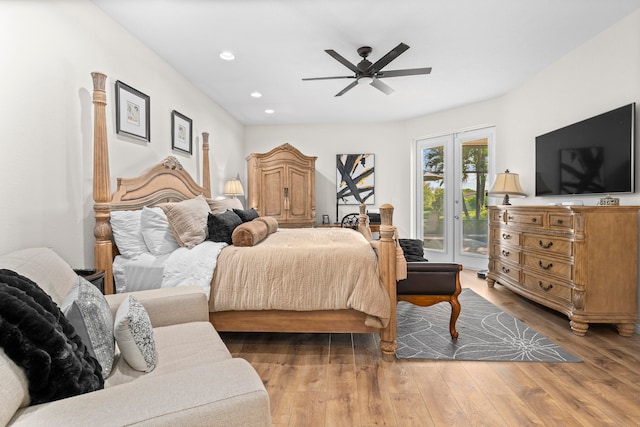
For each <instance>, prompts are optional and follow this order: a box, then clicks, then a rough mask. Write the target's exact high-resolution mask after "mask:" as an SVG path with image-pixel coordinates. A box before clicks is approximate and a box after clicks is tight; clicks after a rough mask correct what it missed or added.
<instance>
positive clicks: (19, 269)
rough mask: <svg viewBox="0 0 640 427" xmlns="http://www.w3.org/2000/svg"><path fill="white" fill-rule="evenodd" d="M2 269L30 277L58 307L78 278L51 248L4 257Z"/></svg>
mask: <svg viewBox="0 0 640 427" xmlns="http://www.w3.org/2000/svg"><path fill="white" fill-rule="evenodd" d="M0 268H6V269H7V270H11V271H15V272H16V273H18V274H21V275H23V276H25V277H28V278H29V279H31V280H32V281H34V282H35V283H37V284H38V286H39V287H40V288H42V290H43V291H45V292H46V294H47V295H49V296H50V297H51V299H52V300H53V302H55V303H56V304H58V305H60V304H62V301H64V298H65V297H66V296H67V294H68V293H69V290H70V289H71V288H72V287H73V285H74V284H75V283H76V280H77V278H78V275H77V274H76V272H74V271H73V269H72V268H71V267H70V266H69V264H67V263H66V261H64V260H63V259H62V258H60V256H59V255H58V254H57V253H55V252H54V251H53V250H51V249H49V248H29V249H22V250H19V251H15V252H11V253H8V254H6V255H2V256H0Z"/></svg>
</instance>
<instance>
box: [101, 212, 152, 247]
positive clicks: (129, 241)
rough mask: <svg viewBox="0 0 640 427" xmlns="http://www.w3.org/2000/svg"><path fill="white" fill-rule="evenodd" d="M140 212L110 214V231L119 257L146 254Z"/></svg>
mask: <svg viewBox="0 0 640 427" xmlns="http://www.w3.org/2000/svg"><path fill="white" fill-rule="evenodd" d="M141 214H142V211H141V210H136V211H113V212H111V220H110V221H111V230H112V231H113V239H114V240H115V241H116V246H118V251H119V252H120V255H123V256H125V257H127V258H134V257H136V256H138V255H140V254H141V253H144V252H148V251H147V245H146V244H145V243H144V238H143V237H142V227H141V225H140V216H141Z"/></svg>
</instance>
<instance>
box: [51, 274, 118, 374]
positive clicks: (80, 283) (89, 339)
mask: <svg viewBox="0 0 640 427" xmlns="http://www.w3.org/2000/svg"><path fill="white" fill-rule="evenodd" d="M60 309H61V310H62V313H64V315H65V317H66V318H67V320H68V321H69V323H71V324H72V325H73V327H74V329H75V330H76V333H77V334H78V335H79V336H80V338H81V339H82V342H83V343H84V345H85V346H87V350H88V351H89V354H91V355H92V356H94V357H95V358H96V359H98V362H99V363H100V366H101V367H102V376H103V377H104V378H107V377H108V376H109V374H110V373H111V368H112V367H113V359H114V354H115V343H114V339H113V315H112V314H111V308H110V307H109V303H107V300H106V299H105V297H104V295H102V292H100V290H99V289H98V288H96V287H95V286H94V285H93V284H92V283H91V282H89V281H87V280H86V279H84V278H83V277H80V276H78V280H77V281H76V283H75V285H73V288H71V290H70V291H69V293H68V294H67V296H66V297H65V299H64V301H63V303H62V306H61V307H60Z"/></svg>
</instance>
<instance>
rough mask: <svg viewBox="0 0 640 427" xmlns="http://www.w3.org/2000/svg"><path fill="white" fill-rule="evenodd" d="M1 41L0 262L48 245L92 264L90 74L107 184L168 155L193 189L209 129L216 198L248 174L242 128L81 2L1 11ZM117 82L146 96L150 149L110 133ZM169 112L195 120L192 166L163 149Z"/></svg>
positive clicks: (16, 5) (6, 6)
mask: <svg viewBox="0 0 640 427" xmlns="http://www.w3.org/2000/svg"><path fill="white" fill-rule="evenodd" d="M0 40H2V43H1V44H0V46H1V47H0V49H1V51H0V61H2V65H1V66H0V93H1V94H2V100H3V102H2V103H1V104H0V123H1V124H2V126H1V127H2V129H3V132H2V136H1V137H0V153H1V156H2V162H1V165H2V167H0V200H2V209H0V235H1V236H2V239H0V254H1V253H6V252H9V251H12V250H16V249H20V248H25V247H31V246H49V247H52V248H53V249H55V250H56V251H57V252H58V253H59V254H60V255H61V256H62V257H63V258H65V259H66V260H67V261H68V262H69V263H70V264H72V265H73V266H77V267H83V266H92V265H93V224H94V220H93V210H92V206H93V199H92V174H93V171H92V161H93V160H92V159H93V150H92V143H93V105H92V103H91V96H92V90H93V86H92V80H91V75H90V73H91V72H92V71H100V72H103V73H105V74H107V76H108V78H107V103H108V105H107V120H108V123H107V132H108V138H109V142H110V158H111V172H112V176H113V177H116V176H121V177H128V176H135V175H138V174H140V173H141V172H142V171H143V170H145V169H147V168H149V167H152V166H153V165H154V164H155V163H157V162H159V161H160V160H161V159H163V158H164V157H166V156H167V155H171V154H173V155H175V156H176V157H178V158H179V160H180V161H181V162H182V164H183V166H184V167H185V168H186V169H187V170H188V171H189V172H190V173H191V174H192V175H193V176H194V177H195V178H196V180H197V181H199V182H201V167H200V162H201V159H202V156H201V152H200V151H199V150H200V149H201V142H202V138H201V133H202V132H205V131H206V132H209V133H210V137H209V141H210V145H211V157H210V158H211V167H212V189H213V192H214V193H217V194H219V193H220V192H221V191H222V185H223V180H225V179H228V178H229V177H231V176H235V174H236V173H237V172H238V171H243V170H244V168H245V164H244V155H243V152H242V140H243V137H244V128H243V126H242V125H241V124H240V123H238V122H237V121H236V120H235V119H233V118H232V117H230V116H229V115H228V114H227V113H226V112H224V111H223V110H221V109H220V108H219V107H218V106H217V105H216V104H215V103H213V102H212V101H211V100H210V99H209V98H207V97H206V96H204V95H203V94H202V93H201V92H200V91H198V90H197V89H196V88H195V87H194V86H192V85H191V84H190V83H189V82H188V81H187V80H186V79H184V78H183V77H182V76H181V75H179V74H178V73H177V72H176V71H175V70H174V69H173V68H171V67H170V66H168V65H167V64H166V63H164V62H163V61H162V60H161V59H160V58H159V57H158V56H157V55H155V54H154V53H153V52H152V51H151V50H149V49H147V48H146V47H145V46H143V45H142V44H141V43H140V42H139V41H137V39H135V38H133V37H132V36H131V35H130V34H129V33H127V32H126V31H125V30H124V29H122V27H120V26H119V25H118V24H116V23H115V22H113V21H112V20H111V18H109V17H108V16H107V15H105V14H104V13H103V12H102V11H101V10H100V9H98V8H97V7H96V6H95V5H93V3H91V2H89V1H88V0H77V1H73V2H68V1H63V2H59V1H56V2H44V1H38V2H18V1H10V2H0ZM116 80H121V81H123V82H125V83H127V84H129V85H130V86H133V87H134V88H136V89H138V90H140V91H142V92H144V93H145V94H147V95H149V96H150V97H151V132H150V134H151V142H150V143H144V142H138V141H134V140H132V139H130V138H127V137H123V136H120V135H117V134H116V133H115V109H114V108H115V107H114V96H115V95H114V84H115V81H116ZM173 109H175V110H178V111H179V112H181V113H183V114H185V115H186V116H188V117H189V118H191V119H192V120H193V131H194V154H193V155H192V156H189V155H183V154H180V153H176V152H172V150H171V111H172V110H173ZM111 186H112V188H111V189H112V191H115V189H116V186H115V179H114V180H113V181H112V183H111Z"/></svg>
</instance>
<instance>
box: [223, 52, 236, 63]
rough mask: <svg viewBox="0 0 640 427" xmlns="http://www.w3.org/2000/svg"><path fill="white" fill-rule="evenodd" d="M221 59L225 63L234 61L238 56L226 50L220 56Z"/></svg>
mask: <svg viewBox="0 0 640 427" xmlns="http://www.w3.org/2000/svg"><path fill="white" fill-rule="evenodd" d="M220 58H222V59H224V60H225V61H233V60H234V59H235V58H236V56H235V55H234V54H233V53H231V52H229V51H228V50H225V51H224V52H222V53H221V54H220Z"/></svg>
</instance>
